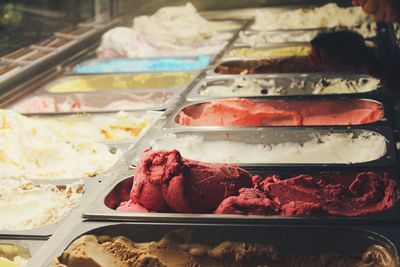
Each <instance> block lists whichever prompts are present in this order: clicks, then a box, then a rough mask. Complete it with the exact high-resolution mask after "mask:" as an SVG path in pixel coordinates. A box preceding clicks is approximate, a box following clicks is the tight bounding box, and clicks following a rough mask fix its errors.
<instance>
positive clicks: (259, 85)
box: [199, 76, 283, 97]
mask: <svg viewBox="0 0 400 267" xmlns="http://www.w3.org/2000/svg"><path fill="white" fill-rule="evenodd" d="M279 89H281V90H283V88H278V87H277V86H276V83H275V80H274V79H269V80H268V79H253V78H248V77H246V76H240V77H238V78H235V79H234V80H233V82H232V83H231V84H230V85H209V86H206V87H204V88H202V89H201V90H200V91H199V94H200V95H202V96H213V97H225V96H261V95H279Z"/></svg>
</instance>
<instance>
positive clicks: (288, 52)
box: [228, 45, 311, 58]
mask: <svg viewBox="0 0 400 267" xmlns="http://www.w3.org/2000/svg"><path fill="white" fill-rule="evenodd" d="M310 52H311V47H310V46H309V45H298V46H283V47H277V48H270V47H269V48H261V47H259V48H255V47H254V48H253V47H236V48H233V49H231V50H230V51H229V52H228V55H229V56H231V57H240V58H242V57H245V58H281V57H301V56H308V55H309V54H310Z"/></svg>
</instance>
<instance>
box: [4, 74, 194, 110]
mask: <svg viewBox="0 0 400 267" xmlns="http://www.w3.org/2000/svg"><path fill="white" fill-rule="evenodd" d="M185 73H189V74H190V75H191V78H190V79H189V80H188V82H187V83H186V84H182V85H179V86H173V87H169V88H146V89H145V88H142V89H140V88H138V89H132V90H128V89H115V90H103V91H94V92H71V93H51V92H48V91H47V89H48V87H49V86H50V85H51V84H56V83H57V80H55V81H53V82H51V83H50V84H46V82H40V83H39V84H34V85H27V86H26V88H23V90H24V91H26V92H30V93H27V94H25V95H23V96H22V97H20V98H18V99H16V100H14V101H13V102H11V103H10V104H9V105H8V106H9V107H14V106H15V109H16V110H17V111H20V112H21V113H25V114H26V113H29V114H53V113H57V114H64V113H72V112H75V113H76V112H77V113H79V112H90V113H99V112H100V113H101V112H115V111H118V110H128V111H144V110H165V109H166V108H167V107H168V106H169V105H170V104H171V103H172V102H174V101H175V99H176V98H177V97H178V96H179V95H180V94H181V93H182V92H183V91H185V90H186V88H188V87H189V86H190V85H191V83H193V81H195V80H196V78H197V76H198V75H199V73H200V72H199V71H192V72H185ZM138 74H139V73H138ZM148 74H149V73H145V75H148ZM87 75H88V76H90V75H89V74H87ZM104 75H110V76H112V74H104ZM104 75H102V76H103V77H104ZM119 75H126V76H127V77H129V76H130V75H132V74H119ZM81 76H86V75H69V76H64V79H65V78H74V77H78V78H79V77H81ZM32 101H33V102H35V101H36V102H38V103H37V105H38V104H39V102H43V103H48V104H47V105H48V106H50V107H49V108H47V110H43V111H38V112H33V111H30V109H31V107H30V106H32V105H34V103H32V104H30V102H32ZM127 101H130V102H131V103H130V104H129V105H130V107H128V108H124V107H123V106H122V107H121V108H118V107H108V106H109V105H110V104H113V103H118V102H121V105H124V104H125V102H127ZM146 101H147V102H148V103H147V102H146ZM26 103H27V104H26ZM142 103H145V104H142ZM69 105H70V106H71V107H69ZM135 105H136V106H135ZM25 106H27V107H28V110H27V111H25V112H24V110H25V109H27V108H25ZM64 110H65V111H64Z"/></svg>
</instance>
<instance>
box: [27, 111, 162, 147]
mask: <svg viewBox="0 0 400 267" xmlns="http://www.w3.org/2000/svg"><path fill="white" fill-rule="evenodd" d="M30 119H31V120H32V121H34V122H36V123H37V125H41V127H43V128H46V129H47V130H48V131H49V132H53V133H54V134H55V135H56V136H57V137H58V138H59V140H63V141H65V142H104V141H130V142H133V141H134V140H135V139H137V137H138V136H140V134H141V132H142V131H143V130H145V129H146V128H148V126H149V125H150V124H151V123H152V122H154V119H155V118H154V116H153V117H151V116H150V114H149V113H147V115H144V116H143V117H139V116H137V115H134V114H132V113H127V112H124V111H120V112H118V113H109V114H93V115H91V114H79V115H67V116H51V117H49V116H46V117H31V118H30Z"/></svg>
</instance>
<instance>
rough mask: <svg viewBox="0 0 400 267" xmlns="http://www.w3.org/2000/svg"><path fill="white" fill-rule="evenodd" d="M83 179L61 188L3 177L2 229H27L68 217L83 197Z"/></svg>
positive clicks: (0, 210)
mask: <svg viewBox="0 0 400 267" xmlns="http://www.w3.org/2000/svg"><path fill="white" fill-rule="evenodd" d="M83 191H84V185H83V181H80V182H76V183H73V184H69V185H67V186H66V187H65V188H58V187H57V186H55V185H52V184H42V185H35V184H34V183H32V182H30V181H28V180H24V179H12V178H2V179H1V184H0V218H1V220H0V230H28V229H34V228H37V227H40V226H44V225H46V224H50V223H54V222H57V221H59V220H60V219H61V218H63V217H65V216H66V215H67V214H68V213H69V212H70V211H71V209H72V208H73V207H75V206H77V205H78V203H79V202H80V200H81V199H82V196H83V193H84V192H83Z"/></svg>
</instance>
